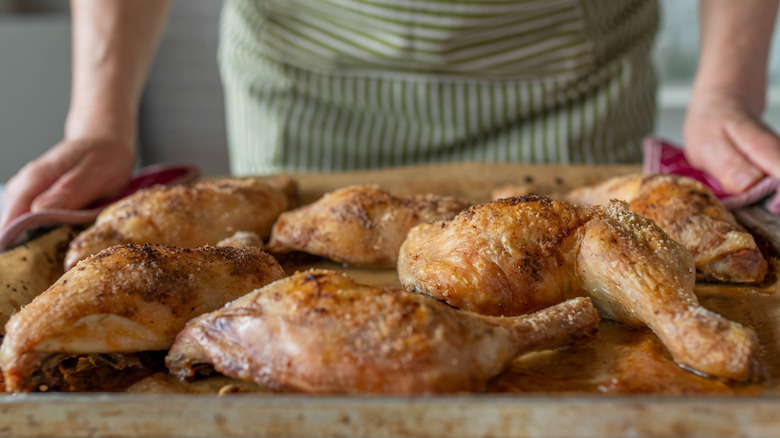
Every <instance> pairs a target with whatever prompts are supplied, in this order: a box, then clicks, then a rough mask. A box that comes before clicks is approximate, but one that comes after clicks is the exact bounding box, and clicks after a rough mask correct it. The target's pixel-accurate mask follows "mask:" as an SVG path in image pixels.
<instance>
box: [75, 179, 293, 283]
mask: <svg viewBox="0 0 780 438" xmlns="http://www.w3.org/2000/svg"><path fill="white" fill-rule="evenodd" d="M296 196H297V185H296V184H295V182H294V181H293V180H292V179H290V178H287V177H277V178H273V179H266V180H263V179H259V178H244V179H237V178H236V179H226V180H218V181H211V182H204V183H200V184H196V185H194V186H175V187H164V186H155V187H151V188H149V189H146V190H141V191H138V192H136V193H135V194H133V195H131V196H128V197H127V198H124V199H122V200H120V201H118V202H116V203H115V204H112V205H110V206H109V207H107V208H106V209H105V210H103V211H102V212H101V213H100V215H99V216H98V218H97V221H96V222H95V224H93V225H92V226H91V227H89V228H88V229H87V230H85V231H84V232H82V233H81V234H79V235H78V236H77V237H76V238H75V239H73V241H72V242H71V244H70V248H69V249H68V253H67V254H66V256H65V269H66V270H68V269H70V268H72V267H73V266H74V265H75V264H76V263H77V262H78V261H79V260H82V259H84V258H86V257H88V256H90V255H92V254H96V253H97V252H98V251H100V250H102V249H105V248H108V247H109V246H113V245H118V244H124V243H132V244H144V243H159V244H164V245H173V246H178V247H184V248H195V247H199V246H204V245H214V244H216V243H217V242H218V241H220V240H221V239H224V238H226V237H228V236H230V235H232V234H233V233H235V232H236V231H251V232H254V233H257V234H258V235H259V236H260V237H261V238H262V237H268V235H269V234H270V231H271V226H272V225H273V223H274V221H275V220H276V218H277V217H278V216H279V214H280V213H281V212H283V211H285V210H287V209H289V208H290V207H291V204H292V202H293V200H294V199H295V197H296Z"/></svg>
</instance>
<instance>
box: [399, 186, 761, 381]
mask: <svg viewBox="0 0 780 438" xmlns="http://www.w3.org/2000/svg"><path fill="white" fill-rule="evenodd" d="M398 271H399V278H400V280H401V283H402V285H403V286H404V288H405V289H406V290H408V291H410V292H418V293H424V294H428V295H431V296H433V297H436V298H440V299H442V300H445V301H446V302H448V303H450V304H452V305H453V306H456V307H459V308H462V309H465V310H471V311H475V312H479V313H485V314H489V315H507V316H511V315H520V314H524V313H528V312H532V311H536V310H538V309H541V308H544V307H546V306H549V305H552V304H555V303H559V302H562V301H564V300H566V299H569V298H572V297H575V296H580V295H590V296H591V297H592V298H593V299H594V302H595V304H596V305H597V306H598V307H599V308H600V309H602V310H603V311H604V312H605V313H607V314H608V315H610V316H612V317H613V318H615V319H617V320H618V321H620V322H623V323H625V324H628V325H632V326H636V325H639V324H642V323H644V324H646V325H647V326H649V327H650V328H651V329H652V330H653V331H654V332H655V333H656V334H657V335H658V337H659V338H660V339H661V341H662V342H663V343H664V345H665V346H666V347H667V349H668V350H669V352H670V353H671V354H672V356H673V358H674V360H675V361H676V362H677V363H679V364H682V365H685V366H687V367H689V368H693V369H695V370H697V371H699V372H702V373H706V374H709V375H713V376H719V377H726V378H730V379H736V380H743V379H746V378H748V377H749V376H750V372H751V365H752V363H753V359H752V357H753V354H754V353H755V350H756V347H757V337H756V335H755V334H754V333H753V331H752V330H750V329H748V328H745V327H743V326H742V325H740V324H738V323H736V322H732V321H729V320H726V319H725V318H723V317H721V316H719V315H717V314H715V313H713V312H710V311H707V310H706V309H704V308H702V307H701V306H699V304H698V301H697V299H696V296H695V295H694V293H693V286H694V282H695V274H694V265H693V260H692V258H691V255H690V253H689V252H688V251H687V250H686V249H685V248H683V247H682V245H680V244H679V243H677V242H676V241H674V240H673V239H671V238H670V237H669V236H668V235H667V234H666V233H665V232H664V231H663V230H661V229H660V228H659V227H658V226H657V225H655V223H653V221H651V220H649V219H647V218H645V217H642V216H640V215H638V214H636V213H634V212H631V211H629V210H628V207H627V205H626V204H625V203H624V202H620V201H612V202H610V203H609V204H607V205H606V206H597V207H588V206H576V205H573V204H569V203H566V202H558V201H553V200H551V199H549V198H542V197H527V198H506V199H500V200H498V201H494V202H491V203H487V204H481V205H477V206H474V207H471V208H469V209H468V210H465V211H464V212H462V213H461V214H459V215H458V216H457V217H456V218H455V219H453V220H451V221H445V222H439V223H434V224H423V225H419V226H417V227H415V228H413V229H412V230H411V231H410V232H409V236H408V238H407V240H406V241H405V242H404V244H403V245H402V247H401V251H400V256H399V262H398Z"/></svg>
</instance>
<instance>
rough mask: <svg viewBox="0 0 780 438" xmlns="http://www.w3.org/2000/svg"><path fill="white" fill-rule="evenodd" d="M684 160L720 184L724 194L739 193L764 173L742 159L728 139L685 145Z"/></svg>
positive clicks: (748, 161) (744, 158) (745, 159)
mask: <svg viewBox="0 0 780 438" xmlns="http://www.w3.org/2000/svg"><path fill="white" fill-rule="evenodd" d="M685 155H686V158H688V160H689V161H690V162H691V163H692V164H693V165H694V166H695V167H697V168H699V169H701V170H703V171H705V172H706V173H708V174H709V175H711V176H712V177H714V178H715V179H717V180H718V182H720V184H721V186H723V189H724V190H725V191H726V192H729V193H741V192H743V191H745V190H746V189H747V188H749V187H750V186H752V185H753V184H755V183H756V182H758V181H759V180H760V179H761V178H763V176H764V173H763V172H762V171H761V169H759V168H757V167H756V166H755V165H754V164H753V163H752V162H751V161H750V160H748V159H747V158H746V157H744V156H743V155H742V154H741V153H740V151H739V150H738V149H737V148H736V146H734V145H732V144H731V142H729V141H728V139H722V138H721V139H718V140H716V141H713V142H711V143H707V144H705V145H696V144H686V148H685Z"/></svg>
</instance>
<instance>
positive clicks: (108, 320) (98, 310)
mask: <svg viewBox="0 0 780 438" xmlns="http://www.w3.org/2000/svg"><path fill="white" fill-rule="evenodd" d="M284 275H285V274H284V271H283V270H282V268H281V266H279V264H278V262H276V260H275V259H274V258H273V257H271V256H270V255H268V254H266V253H265V252H263V251H262V250H260V249H258V248H242V249H239V248H232V247H202V248H194V249H184V248H175V247H169V246H164V245H148V244H147V245H143V246H135V245H120V246H114V247H111V248H108V249H106V250H104V251H101V252H100V253H98V254H96V255H94V256H92V257H90V258H88V259H86V260H84V261H82V262H81V263H79V264H78V265H76V267H75V268H73V269H71V270H70V271H68V272H66V273H65V274H64V275H63V276H62V277H61V278H60V279H59V280H58V281H57V282H56V283H55V284H54V285H52V286H51V287H50V288H49V289H48V290H46V291H45V292H44V293H43V294H41V295H39V296H38V297H37V298H35V300H33V301H32V303H30V304H28V305H27V306H25V307H24V308H22V309H21V310H20V311H19V312H18V313H16V314H14V315H13V316H12V317H11V319H10V320H9V321H8V323H7V324H6V335H5V338H4V339H3V343H2V346H1V347H0V368H2V370H3V373H4V377H5V384H6V388H7V389H8V390H10V391H31V390H32V391H34V390H37V389H38V387H39V385H42V384H45V385H46V386H48V387H49V388H50V389H60V390H68V387H67V385H65V386H64V387H63V386H61V385H58V384H53V383H52V382H49V381H47V380H46V379H45V378H44V379H43V380H41V376H45V375H48V374H50V372H51V370H41V368H40V367H41V366H42V365H43V364H48V366H53V367H56V366H57V364H56V363H50V362H51V361H49V360H47V358H49V357H51V356H52V355H90V354H114V353H134V352H142V351H149V350H166V349H168V348H169V347H170V346H171V344H172V343H173V340H174V338H175V337H176V335H177V334H178V333H179V331H180V330H181V329H182V328H183V327H184V325H185V323H186V322H187V321H189V320H190V319H192V318H194V317H195V316H198V315H200V314H202V313H205V312H210V311H212V310H214V309H217V308H219V307H221V306H222V305H224V304H225V303H227V302H228V301H231V300H233V299H235V298H238V297H240V296H241V295H244V294H245V293H247V292H250V291H252V290H254V289H256V288H258V287H261V286H264V285H266V284H268V283H270V282H272V281H275V280H277V279H280V278H282V277H283V276H284Z"/></svg>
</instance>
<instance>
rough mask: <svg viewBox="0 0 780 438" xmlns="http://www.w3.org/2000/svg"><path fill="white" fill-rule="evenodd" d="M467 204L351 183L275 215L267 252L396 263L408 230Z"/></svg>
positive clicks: (445, 216) (448, 216)
mask: <svg viewBox="0 0 780 438" xmlns="http://www.w3.org/2000/svg"><path fill="white" fill-rule="evenodd" d="M469 205H470V204H469V203H466V202H465V201H462V200H459V199H457V198H454V197H450V196H438V195H432V194H428V195H416V196H411V197H399V196H394V195H392V194H390V193H388V192H386V191H384V190H381V189H379V188H378V187H375V186H365V185H363V186H349V187H345V188H343V189H339V190H336V191H334V192H331V193H328V194H326V195H325V196H323V197H322V198H321V199H320V200H318V201H316V202H314V203H312V204H310V205H307V206H305V207H301V208H299V209H296V210H292V211H288V212H285V213H283V214H282V215H281V216H279V219H278V220H277V221H276V223H275V224H274V227H273V230H272V233H271V240H270V241H269V243H268V247H267V250H268V251H269V252H271V253H277V254H278V253H286V252H291V251H303V252H307V253H310V254H314V255H318V256H322V257H326V258H328V259H331V260H333V261H336V262H339V263H347V264H352V265H359V266H395V264H396V261H397V260H398V248H400V247H401V243H402V242H403V241H404V239H405V238H406V233H407V232H409V229H410V228H412V227H413V226H415V225H417V224H420V223H425V222H433V221H437V220H443V219H451V218H453V217H454V216H455V215H456V214H458V212H460V211H461V210H463V209H464V208H466V207H468V206H469Z"/></svg>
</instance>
